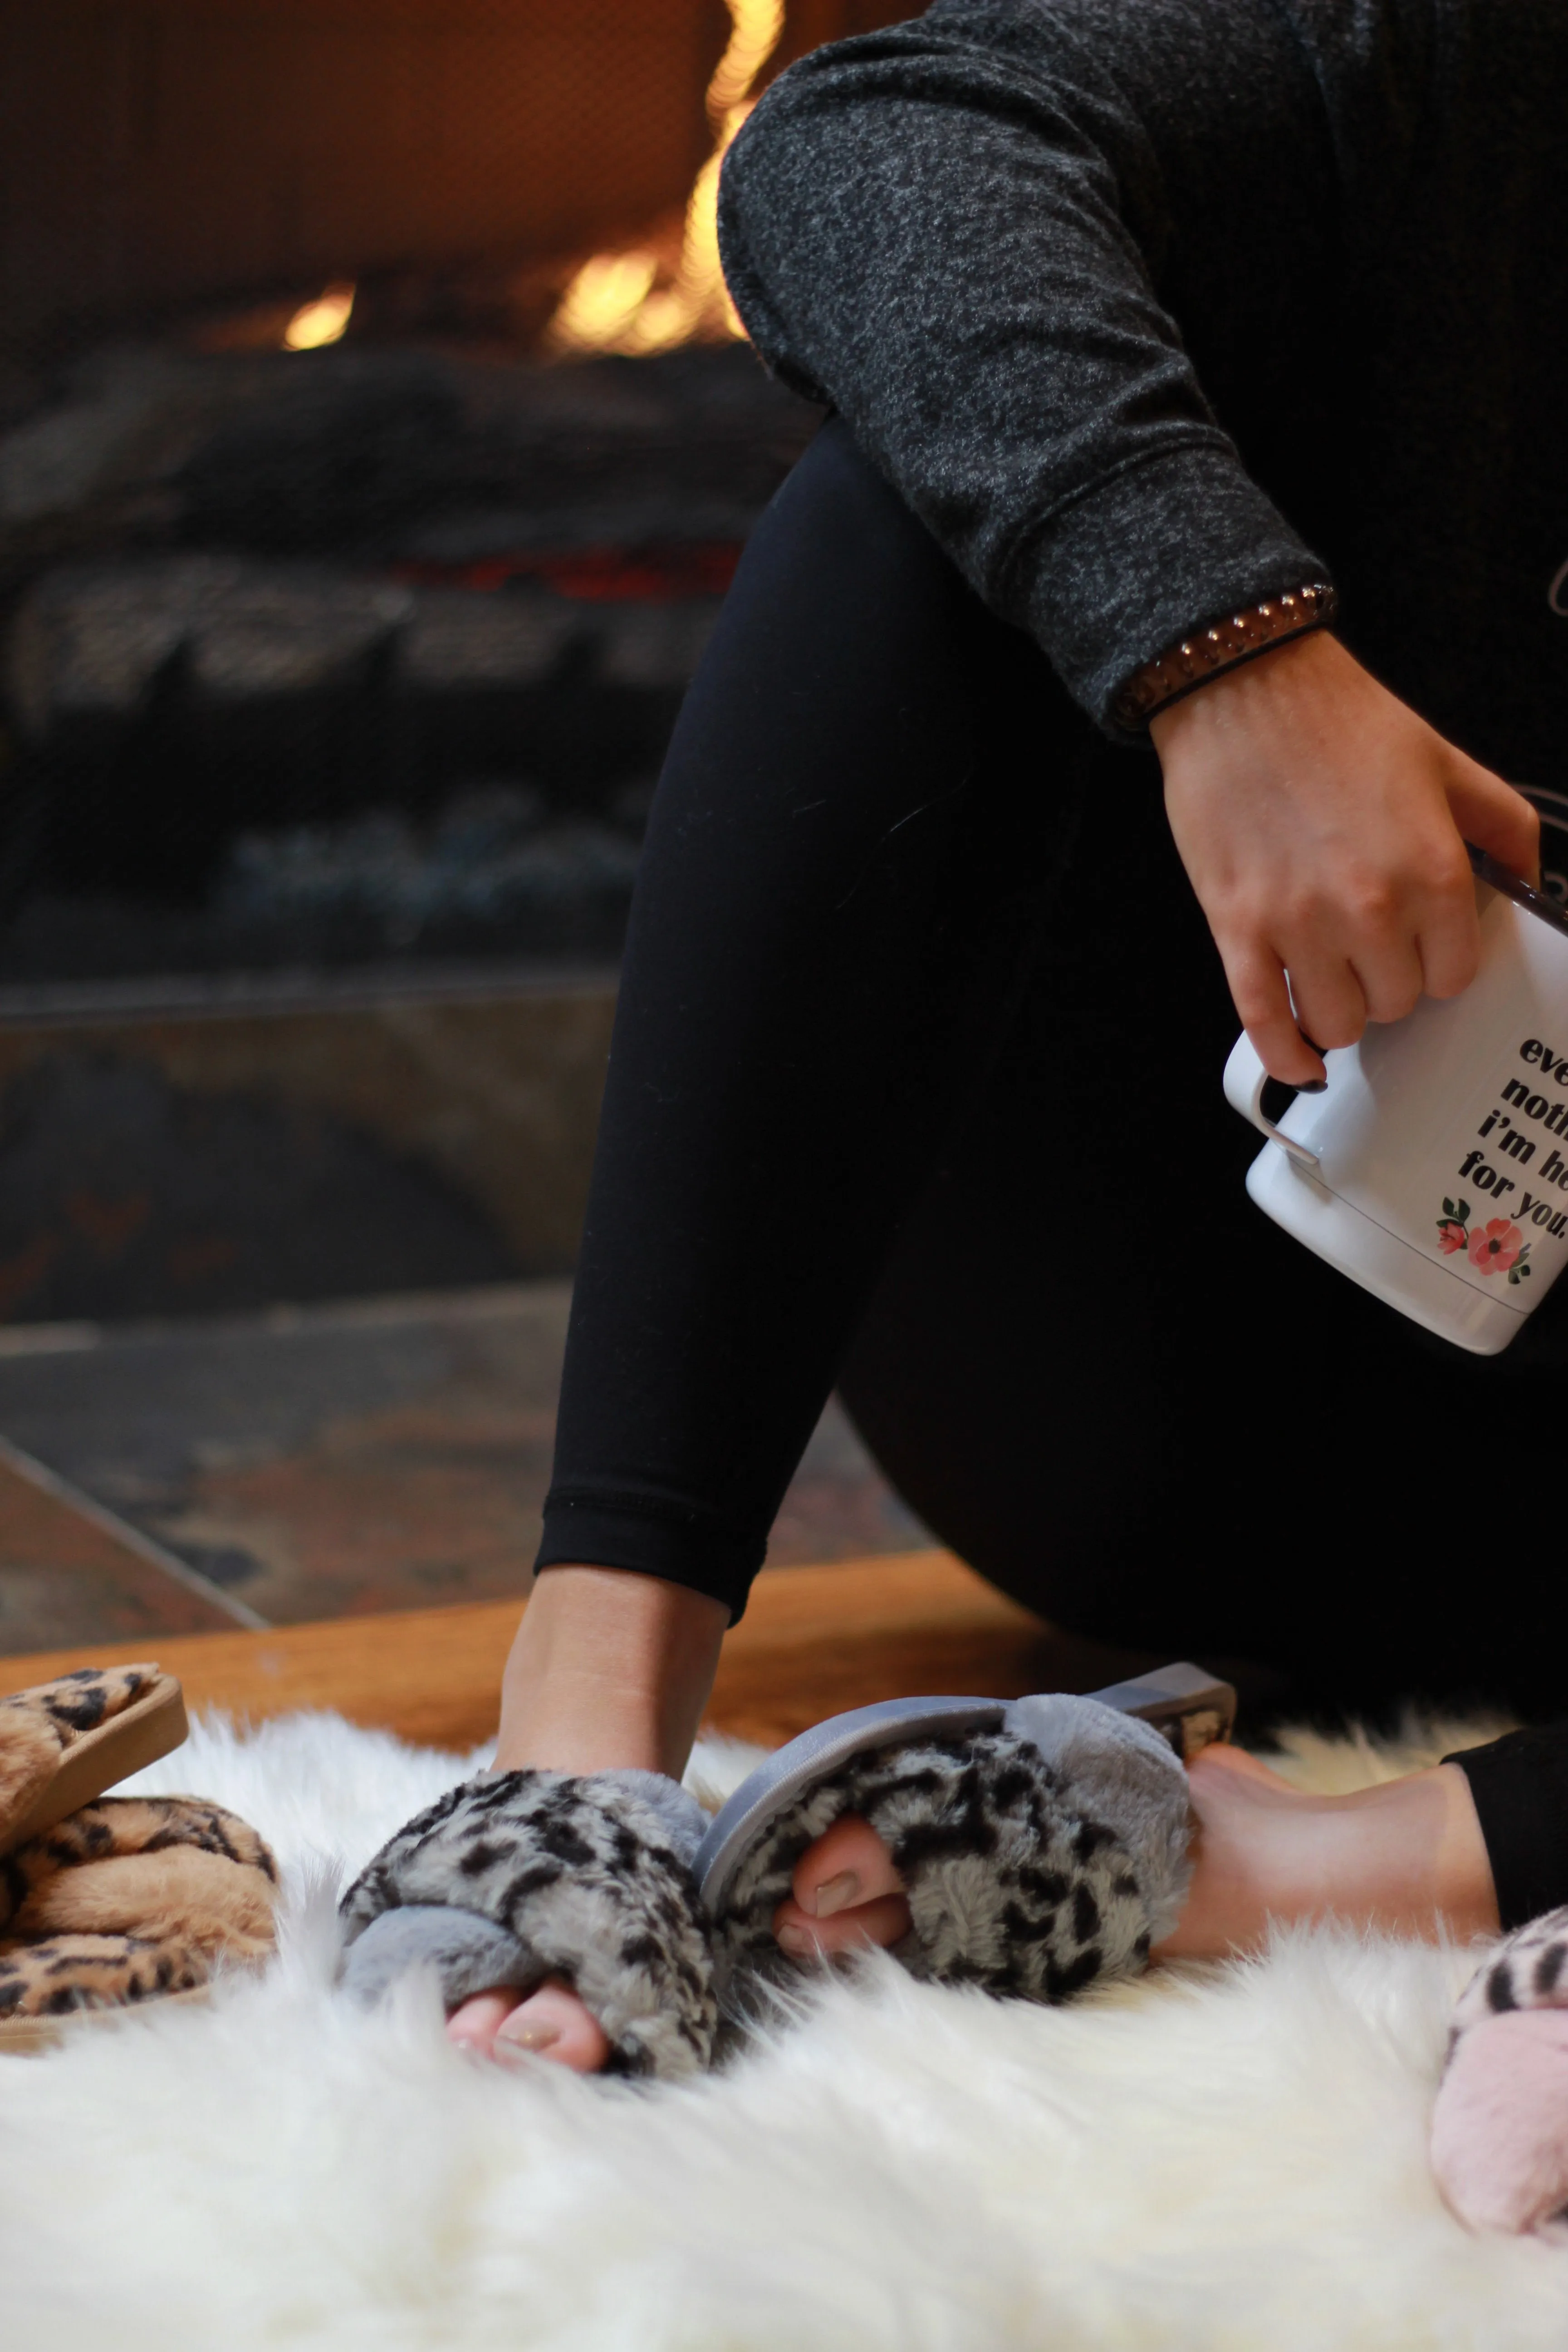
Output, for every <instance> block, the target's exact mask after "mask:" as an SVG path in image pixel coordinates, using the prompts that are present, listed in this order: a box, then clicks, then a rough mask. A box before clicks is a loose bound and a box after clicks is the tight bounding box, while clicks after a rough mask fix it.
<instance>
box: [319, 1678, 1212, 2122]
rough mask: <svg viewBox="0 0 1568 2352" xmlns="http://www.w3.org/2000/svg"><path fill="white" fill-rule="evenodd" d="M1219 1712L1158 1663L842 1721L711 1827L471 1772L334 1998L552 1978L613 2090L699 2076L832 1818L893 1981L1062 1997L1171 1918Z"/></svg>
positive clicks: (1142, 1950) (622, 1784)
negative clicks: (867, 1880)
mask: <svg viewBox="0 0 1568 2352" xmlns="http://www.w3.org/2000/svg"><path fill="white" fill-rule="evenodd" d="M1235 1705H1236V1699H1235V1694H1234V1692H1233V1691H1232V1690H1231V1689H1230V1688H1229V1686H1228V1685H1226V1684H1223V1683H1215V1682H1214V1681H1212V1680H1211V1679H1210V1677H1209V1676H1208V1675H1205V1674H1203V1673H1202V1672H1201V1670H1200V1669H1199V1668H1197V1667H1195V1666H1172V1667H1167V1668H1165V1669H1164V1670H1163V1672H1162V1673H1161V1674H1159V1675H1153V1676H1151V1677H1150V1678H1148V1679H1147V1680H1146V1681H1142V1682H1138V1683H1124V1684H1120V1685H1117V1686H1116V1688H1115V1689H1113V1690H1108V1691H1102V1692H1100V1694H1099V1696H1097V1697H1095V1698H1068V1697H1062V1696H1042V1697H1037V1698H1026V1699H1016V1700H1014V1701H1013V1702H1011V1703H1010V1704H1005V1703H1004V1702H1002V1701H1000V1700H997V1699H900V1700H896V1701H892V1702H889V1703H888V1704H886V1705H884V1706H872V1707H860V1708H858V1709H857V1710H856V1711H855V1712H854V1713H853V1714H851V1715H845V1716H837V1717H834V1719H833V1720H832V1721H831V1722H828V1723H824V1724H819V1725H817V1727H816V1729H815V1730H812V1731H808V1732H806V1733H805V1734H804V1735H803V1736H802V1737H801V1738H799V1739H795V1740H792V1741H791V1742H790V1744H789V1746H788V1747H786V1748H782V1749H781V1750H780V1751H779V1753H778V1754H777V1755H776V1756H773V1757H770V1758H769V1759H768V1761H767V1762H766V1763H765V1764H764V1765H763V1766H761V1767H760V1768H759V1769H758V1770H757V1771H755V1772H753V1773H752V1776H751V1778H750V1779H749V1780H746V1781H745V1782H744V1783H743V1784H742V1787H741V1788H740V1789H739V1790H737V1791H736V1792H735V1794H734V1796H733V1797H731V1800H730V1801H729V1803H728V1804H727V1805H725V1807H724V1808H723V1810H722V1811H721V1812H720V1813H719V1815H718V1816H717V1818H716V1819H715V1820H714V1821H713V1822H712V1824H711V1826H710V1825H709V1823H708V1821H707V1817H706V1815H705V1814H704V1813H703V1812H702V1811H701V1809H700V1807H699V1805H698V1804H697V1802H696V1801H695V1799H694V1798H692V1797H690V1796H689V1795H688V1794H687V1792H686V1791H685V1790H683V1789H681V1788H679V1787H678V1786H677V1784H676V1783H675V1782H674V1781H673V1780H666V1779H665V1778H664V1777H663V1776H662V1775H661V1774H659V1773H657V1772H633V1771H624V1772H594V1773H586V1774H582V1775H573V1774H568V1773H563V1772H534V1771H528V1772H489V1773H481V1774H480V1775H479V1778H478V1779H476V1780H469V1781H467V1782H465V1783H464V1784H463V1785H462V1786H461V1787H459V1788H457V1789H452V1790H448V1791H447V1794H446V1795H445V1796H444V1797H442V1798H440V1799H439V1800H438V1801H437V1802H436V1803H435V1804H433V1805H431V1806H428V1807H427V1808H426V1811H424V1812H422V1813H419V1814H416V1817H415V1818H414V1820H413V1821H411V1822H408V1823H407V1824H406V1825H405V1827H404V1828H403V1829H401V1830H399V1832H397V1834H396V1836H395V1837H394V1838H392V1839H390V1840H389V1841H388V1843H386V1844H385V1845H384V1847H383V1848H382V1850H381V1852H380V1853H378V1854H377V1855H376V1857H375V1859H374V1861H373V1862H372V1863H371V1864H369V1865H368V1866H367V1868H366V1869H365V1870H363V1872H362V1873H361V1874H360V1876H359V1877H358V1878H357V1879H356V1880H355V1881H354V1884H353V1885H352V1886H351V1887H350V1889H349V1891H348V1893H347V1895H345V1896H344V1897H343V1901H342V1918H343V1921H344V1924H345V1927H346V1930H347V1936H346V1943H347V1949H346V1953H345V1958H344V1966H343V1981H344V1983H345V1985H346V1987H347V1988H348V1990H350V1991H351V1992H353V1993H354V1994H356V1995H357V1996H358V1997H359V1998H361V1999H362V2000H374V1999H376V1998H377V1997H378V1996H379V1995H380V1994H381V1993H382V1992H383V1991H384V1990H385V1989H386V1988H387V1987H388V1985H390V1984H391V1983H392V1982H393V1981H394V1980H395V1979H396V1978H398V1977H400V1976H402V1975H403V1974H404V1973H405V1970H407V1969H410V1968H412V1967H414V1966H416V1965H417V1964H419V1963H425V1964H426V1965H428V1966H431V1967H433V1968H434V1969H435V1970H436V1973H437V1977H438V1979H439V1981H440V1984H441V1989H442V1991H443V1994H444V1996H445V1998H446V2000H447V2006H448V2008H455V2007H456V2006H457V2005H458V2003H459V2002H460V2001H463V2000H467V1999H468V1997H469V1996H470V1995H471V1994H473V1993H476V1992H482V1991H485V1990H489V1988H491V1987H492V1986H503V1985H505V1986H513V1985H514V1986H516V1987H517V1989H518V1990H519V1992H520V1993H521V1994H525V1995H526V1994H527V1993H529V1992H531V1991H533V1990H536V1989H537V1987H538V1986H539V1985H541V1984H542V1982H543V1981H544V1980H545V1979H546V1978H548V1977H563V1978H564V1979H566V1980H567V1981H568V1982H569V1983H571V1984H572V1985H573V1986H574V1988H575V1990H576V1991H577V1993H578V1995H579V1997H580V1998H581V2000H583V2001H584V2005H585V2006H586V2007H587V2008H588V2010H589V2011H591V2012H592V2014H593V2015H594V2016H595V2018H596V2019H597V2021H598V2022H599V2024H600V2026H601V2027H602V2028H603V2030H604V2032H605V2036H606V2038H607V2039H608V2041H609V2043H610V2047H611V2057H610V2063H609V2069H608V2071H609V2072H612V2073H616V2074H645V2075H655V2076H658V2077H661V2078H663V2079H665V2080H672V2079H675V2078H678V2077H679V2076H680V2075H682V2074H691V2073H693V2072H695V2071H696V2070H697V2069H699V2068H700V2067H702V2066H705V2065H706V2064H707V2063H708V2062H709V2060H710V2057H711V2055H712V2052H713V2046H714V2041H715V2036H716V2034H717V2032H718V2028H719V2000H718V1994H719V1990H720V1989H721V1986H724V1987H728V1988H732V1989H733V1990H734V1993H735V1995H736V1998H735V1999H733V2000H731V2004H730V2006H731V2010H733V2011H736V2012H737V2013H738V2012H739V2011H741V2010H742V2008H743V2006H744V2003H743V2000H742V1998H741V1997H740V1996H741V1993H742V1987H743V1983H744V1980H745V1979H746V1978H748V1977H762V1976H766V1975H770V1974H779V1973H782V1971H783V1970H784V1968H785V1967H787V1966H788V1963H787V1962H786V1961H785V1960H784V1956H783V1954H782V1953H780V1952H779V1950H778V1948H777V1946H776V1944H775V1943H774V1941H773V1924H772V1923H773V1912H774V1911H775V1909H776V1908H777V1906H778V1905H779V1904H780V1903H781V1902H782V1901H783V1900H784V1896H785V1895H787V1894H788V1893H789V1887H790V1877H791V1874H792V1872H793V1871H794V1868H795V1863H796V1862H797V1861H798V1860H799V1858H800V1856H801V1854H802V1853H804V1852H805V1848H806V1847H807V1846H808V1845H809V1844H810V1843H811V1842H812V1840H813V1839H814V1838H816V1837H819V1836H820V1835H821V1834H822V1832H823V1831H824V1830H826V1828H827V1827H828V1826H829V1824H830V1823H831V1822H835V1821H837V1819H838V1817H839V1816H840V1814H843V1813H848V1812H854V1813H858V1814H860V1815H862V1816H864V1818H866V1819H867V1820H868V1821H869V1822H871V1824H872V1826H873V1827H874V1828H875V1829H877V1830H878V1831H879V1832H880V1833H881V1835H882V1836H883V1837H884V1838H885V1839H886V1841H887V1843H888V1844H889V1848H890V1849H891V1851H892V1854H893V1858H894V1861H895V1862H896V1864H897V1865H898V1867H899V1870H900V1874H901V1875H902V1877H903V1880H904V1884H905V1886H906V1889H907V1891H908V1895H909V1900H910V1911H911V1913H912V1915H913V1925H912V1927H911V1929H910V1934H909V1935H908V1937H905V1938H904V1940H903V1942H902V1943H901V1944H900V1946H898V1948H897V1949H896V1955H895V1956H896V1957H897V1958H900V1959H901V1960H902V1961H903V1962H904V1964H905V1965H906V1967H908V1968H909V1969H910V1970H911V1971H912V1972H913V1973H914V1974H916V1975H918V1976H923V1977H929V1978H931V1979H933V1980H935V1981H936V1982H939V1983H943V1984H959V1983H969V1984H978V1985H982V1986H984V1987H985V1988H986V1989H987V1990H991V1991H994V1992H997V1993H1015V1994H1020V1995H1022V1996H1024V1997H1025V1998H1026V1999H1030V2000H1066V1999H1068V1997H1069V1995H1071V1994H1072V1993H1074V1992H1077V1991H1079V1990H1081V1989H1082V1988H1083V1987H1085V1986H1087V1985H1089V1984H1091V1983H1094V1982H1097V1981H1099V1980H1100V1979H1105V1978H1107V1977H1112V1976H1117V1975H1125V1974H1127V1973H1129V1972H1130V1971H1131V1969H1135V1968H1138V1967H1141V1966H1142V1961H1143V1959H1144V1958H1145V1957H1146V1956H1147V1953H1148V1950H1149V1948H1150V1945H1151V1943H1152V1942H1155V1941H1157V1940H1158V1939H1159V1937H1161V1936H1162V1935H1163V1934H1165V1933H1166V1932H1168V1929H1169V1928H1170V1927H1172V1926H1173V1925H1174V1923H1175V1917H1176V1914H1177V1912H1178V1910H1179V1909H1180V1906H1181V1899H1182V1895H1183V1892H1184V1887H1185V1884H1186V1876H1187V1861H1186V1851H1187V1837H1188V1813H1187V1794H1186V1776H1185V1774H1184V1771H1183V1769H1182V1765H1181V1761H1180V1760H1179V1759H1182V1758H1184V1757H1186V1756H1191V1755H1193V1754H1195V1753H1196V1751H1197V1749H1198V1748H1201V1747H1203V1746H1204V1745H1205V1744H1206V1742H1207V1741H1208V1740H1210V1739H1215V1738H1226V1737H1227V1736H1228V1734H1229V1730H1230V1726H1231V1721H1232V1718H1233V1717H1234V1713H1235ZM704 1832H706V1834H704Z"/></svg>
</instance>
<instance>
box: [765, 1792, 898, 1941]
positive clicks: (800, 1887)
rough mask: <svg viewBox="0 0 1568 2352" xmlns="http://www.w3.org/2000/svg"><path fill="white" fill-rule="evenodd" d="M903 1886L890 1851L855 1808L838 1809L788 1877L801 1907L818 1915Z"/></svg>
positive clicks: (822, 1916)
mask: <svg viewBox="0 0 1568 2352" xmlns="http://www.w3.org/2000/svg"><path fill="white" fill-rule="evenodd" d="M903 1891H904V1883H903V1881H902V1879H901V1878H900V1876H899V1874H898V1872H897V1871H896V1870H895V1869H894V1867H893V1857H892V1855H891V1854H890V1853H889V1852H888V1849H887V1847H886V1846H885V1845H884V1844H883V1843H882V1841H881V1839H880V1838H879V1836H878V1835H877V1832H876V1831H875V1830H874V1829H873V1828H872V1827H871V1824H870V1822H863V1821H862V1820H861V1819H860V1816H859V1815H858V1813H845V1814H843V1815H841V1816H840V1818H839V1819H838V1820H837V1821H836V1822H834V1824H833V1827H832V1828H831V1829H830V1830H825V1831H824V1832H823V1833H822V1835H821V1836H820V1837H819V1838H818V1839H817V1841H816V1844H815V1845H809V1846H807V1848H806V1850H805V1853H803V1854H802V1856H801V1858H800V1860H799V1862H798V1863H797V1864H795V1877H794V1879H793V1880H792V1882H791V1892H792V1893H793V1895H794V1896H795V1902H796V1904H797V1905H798V1906H799V1907H800V1909H801V1910H802V1911H804V1912H805V1913H806V1914H807V1916H809V1917H811V1918H813V1919H821V1920H826V1919H828V1918H831V1917H832V1916H834V1915H835V1914H837V1913H838V1912H840V1911H849V1910H853V1909H854V1908H855V1907H856V1906H858V1905H861V1904H868V1903H872V1902H875V1901H877V1900H878V1899H879V1897H881V1896H883V1895H902V1893H903Z"/></svg>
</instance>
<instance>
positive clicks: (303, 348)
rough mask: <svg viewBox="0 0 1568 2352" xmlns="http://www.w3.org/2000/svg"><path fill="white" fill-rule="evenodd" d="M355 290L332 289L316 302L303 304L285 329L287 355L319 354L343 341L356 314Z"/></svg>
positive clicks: (350, 288) (341, 287)
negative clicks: (291, 353) (327, 347)
mask: <svg viewBox="0 0 1568 2352" xmlns="http://www.w3.org/2000/svg"><path fill="white" fill-rule="evenodd" d="M354 290H355V289H353V287H352V286H329V287H328V289H327V290H326V292H325V293H324V294H322V295H320V296H319V297H318V298H317V299H316V300H315V301H314V302H305V303H302V304H301V305H300V309H299V310H296V311H295V313H294V316H293V317H292V318H291V319H290V320H289V324H288V325H287V326H286V327H285V328H284V330H283V348H284V350H285V351H286V352H319V351H320V350H321V347H322V345H323V344H326V343H337V342H341V341H342V338H343V336H344V335H345V334H346V333H347V331H348V323H349V320H350V318H351V316H352V315H353V307H354Z"/></svg>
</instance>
